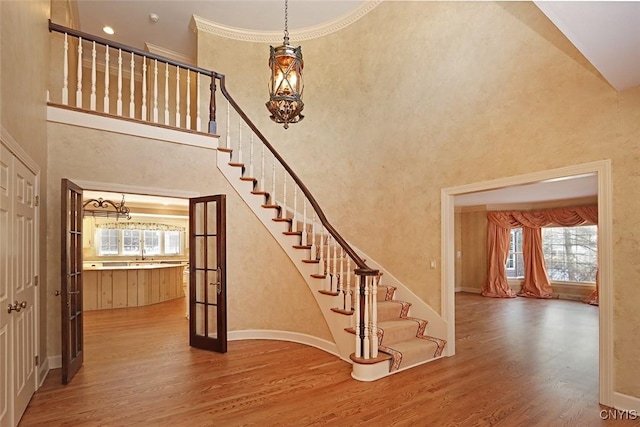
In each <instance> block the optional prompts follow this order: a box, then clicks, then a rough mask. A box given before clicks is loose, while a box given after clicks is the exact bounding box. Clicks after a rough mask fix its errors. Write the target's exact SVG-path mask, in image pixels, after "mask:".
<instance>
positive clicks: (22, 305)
mask: <svg viewBox="0 0 640 427" xmlns="http://www.w3.org/2000/svg"><path fill="white" fill-rule="evenodd" d="M16 302H17V301H16ZM20 307H22V308H27V302H26V301H22V302H21V303H20Z"/></svg>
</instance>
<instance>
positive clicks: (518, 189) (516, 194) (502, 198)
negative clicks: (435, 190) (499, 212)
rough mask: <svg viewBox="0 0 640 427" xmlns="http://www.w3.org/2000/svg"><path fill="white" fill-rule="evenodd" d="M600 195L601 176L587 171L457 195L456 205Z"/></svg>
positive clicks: (505, 203) (509, 202) (551, 199)
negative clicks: (586, 172) (599, 178)
mask: <svg viewBox="0 0 640 427" xmlns="http://www.w3.org/2000/svg"><path fill="white" fill-rule="evenodd" d="M597 194H598V177H597V175H596V174H587V175H575V176H569V177H563V178H558V179H549V180H546V181H541V182H534V183H530V184H524V185H513V186H511V187H505V188H499V189H495V190H487V191H479V192H475V193H470V194H463V195H459V196H456V197H455V198H454V204H455V206H457V207H463V206H481V205H511V204H519V203H535V202H552V201H556V200H567V199H580V198H585V197H593V196H596V195H597Z"/></svg>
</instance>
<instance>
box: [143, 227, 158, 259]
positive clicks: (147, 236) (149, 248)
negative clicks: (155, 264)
mask: <svg viewBox="0 0 640 427" xmlns="http://www.w3.org/2000/svg"><path fill="white" fill-rule="evenodd" d="M160 233H161V232H160V231H146V230H145V231H143V240H144V254H145V255H158V254H160V252H161V251H160Z"/></svg>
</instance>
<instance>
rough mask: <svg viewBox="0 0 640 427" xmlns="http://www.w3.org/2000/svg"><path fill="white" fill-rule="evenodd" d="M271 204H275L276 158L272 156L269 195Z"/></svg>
mask: <svg viewBox="0 0 640 427" xmlns="http://www.w3.org/2000/svg"><path fill="white" fill-rule="evenodd" d="M269 199H270V200H271V204H272V205H275V204H277V203H276V157H275V156H273V163H272V164H271V194H269Z"/></svg>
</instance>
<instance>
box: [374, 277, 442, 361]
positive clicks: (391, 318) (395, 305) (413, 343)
mask: <svg viewBox="0 0 640 427" xmlns="http://www.w3.org/2000/svg"><path fill="white" fill-rule="evenodd" d="M394 293H395V288H394V287H392V286H380V287H379V288H378V294H377V296H378V343H379V350H380V351H381V352H383V353H386V354H388V355H390V356H391V358H392V359H391V366H390V368H389V372H393V371H397V370H398V369H400V368H405V367H409V366H412V365H415V364H418V363H421V362H425V361H427V360H429V359H431V358H436V357H439V356H441V355H442V351H443V350H444V346H445V344H446V341H445V340H442V339H439V338H435V337H431V336H429V335H425V329H426V327H427V321H426V320H422V319H416V318H413V317H409V316H408V313H409V308H410V307H411V304H410V303H408V302H404V301H397V300H394V299H393V296H394Z"/></svg>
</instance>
